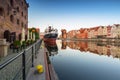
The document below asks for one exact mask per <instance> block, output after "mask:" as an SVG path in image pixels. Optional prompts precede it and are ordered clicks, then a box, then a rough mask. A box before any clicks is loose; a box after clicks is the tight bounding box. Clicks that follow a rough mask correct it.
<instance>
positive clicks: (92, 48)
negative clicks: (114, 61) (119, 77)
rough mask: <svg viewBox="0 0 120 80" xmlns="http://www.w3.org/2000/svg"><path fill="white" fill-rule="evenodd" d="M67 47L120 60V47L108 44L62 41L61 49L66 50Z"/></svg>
mask: <svg viewBox="0 0 120 80" xmlns="http://www.w3.org/2000/svg"><path fill="white" fill-rule="evenodd" d="M67 46H68V47H69V48H71V49H75V50H80V51H81V52H91V53H94V54H98V55H107V56H112V57H113V58H120V45H119V44H117V45H116V44H115V43H113V44H107V43H106V42H84V41H81V42H80V41H68V42H67V41H65V40H63V41H62V47H61V49H66V48H67Z"/></svg>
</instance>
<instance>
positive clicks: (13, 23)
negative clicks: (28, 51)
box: [0, 0, 29, 42]
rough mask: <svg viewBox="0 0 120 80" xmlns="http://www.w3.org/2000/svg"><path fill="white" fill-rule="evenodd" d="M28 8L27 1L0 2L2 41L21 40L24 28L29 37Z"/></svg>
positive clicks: (0, 0) (8, 0)
mask: <svg viewBox="0 0 120 80" xmlns="http://www.w3.org/2000/svg"><path fill="white" fill-rule="evenodd" d="M28 7H29V4H28V3H27V2H26V0H0V39H7V41H8V42H11V41H12V40H15V39H19V37H21V36H20V35H21V33H22V29H23V28H24V30H25V32H26V33H25V35H26V36H27V28H28Z"/></svg>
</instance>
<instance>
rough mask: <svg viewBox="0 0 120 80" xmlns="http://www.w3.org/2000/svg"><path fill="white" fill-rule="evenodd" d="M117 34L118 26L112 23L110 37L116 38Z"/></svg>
mask: <svg viewBox="0 0 120 80" xmlns="http://www.w3.org/2000/svg"><path fill="white" fill-rule="evenodd" d="M118 35H119V27H118V26H116V25H115V24H114V25H112V28H111V37H112V38H118Z"/></svg>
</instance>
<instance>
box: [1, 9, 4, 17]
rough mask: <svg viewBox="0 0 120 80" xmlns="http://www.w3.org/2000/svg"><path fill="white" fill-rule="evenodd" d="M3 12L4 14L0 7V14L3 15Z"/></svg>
mask: <svg viewBox="0 0 120 80" xmlns="http://www.w3.org/2000/svg"><path fill="white" fill-rule="evenodd" d="M3 14H4V10H3V8H0V16H3Z"/></svg>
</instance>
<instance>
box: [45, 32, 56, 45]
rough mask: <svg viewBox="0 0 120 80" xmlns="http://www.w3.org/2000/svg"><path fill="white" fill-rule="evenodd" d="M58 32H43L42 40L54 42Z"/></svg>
mask: <svg viewBox="0 0 120 80" xmlns="http://www.w3.org/2000/svg"><path fill="white" fill-rule="evenodd" d="M57 36H58V34H55V33H52V34H45V35H44V41H45V42H48V43H51V44H52V43H54V42H56V39H57Z"/></svg>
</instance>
